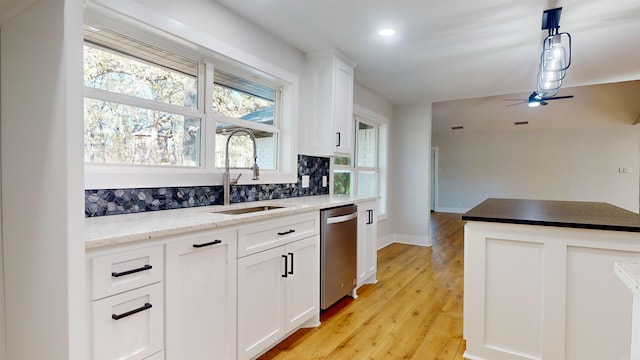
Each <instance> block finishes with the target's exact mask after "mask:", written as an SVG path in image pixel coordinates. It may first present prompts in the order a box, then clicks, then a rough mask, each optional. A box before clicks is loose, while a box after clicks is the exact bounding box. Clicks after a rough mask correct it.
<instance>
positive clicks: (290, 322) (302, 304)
mask: <svg viewBox="0 0 640 360" xmlns="http://www.w3.org/2000/svg"><path fill="white" fill-rule="evenodd" d="M286 256H287V257H288V258H289V259H288V261H287V265H288V269H287V278H286V279H287V282H286V292H287V293H286V329H285V331H286V332H287V333H289V332H290V331H291V330H293V329H295V328H297V327H298V326H300V325H302V324H303V323H304V322H306V321H308V320H309V319H311V318H313V317H314V316H317V315H319V313H320V304H319V302H320V294H319V289H320V274H319V269H320V238H319V236H317V235H316V236H312V237H309V238H306V239H303V240H300V241H296V242H294V243H291V244H289V245H287V253H286Z"/></svg>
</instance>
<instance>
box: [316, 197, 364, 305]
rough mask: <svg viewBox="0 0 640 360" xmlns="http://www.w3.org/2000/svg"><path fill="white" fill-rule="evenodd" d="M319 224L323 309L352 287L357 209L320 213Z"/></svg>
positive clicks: (355, 258) (354, 279) (323, 211)
mask: <svg viewBox="0 0 640 360" xmlns="http://www.w3.org/2000/svg"><path fill="white" fill-rule="evenodd" d="M320 224H321V225H320V308H321V309H322V310H326V309H327V308H328V307H329V306H331V305H333V304H334V303H336V302H337V301H338V300H340V299H342V298H343V297H344V296H345V295H348V294H349V293H350V292H351V291H353V289H354V288H355V286H356V276H357V275H356V273H357V269H356V260H357V236H358V208H357V207H356V205H346V206H341V207H336V208H331V209H325V210H321V211H320Z"/></svg>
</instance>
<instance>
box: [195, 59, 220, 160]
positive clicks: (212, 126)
mask: <svg viewBox="0 0 640 360" xmlns="http://www.w3.org/2000/svg"><path fill="white" fill-rule="evenodd" d="M213 71H214V65H213V64H212V63H209V62H207V63H205V64H204V66H203V68H202V69H201V74H202V73H204V76H203V77H202V78H201V79H204V81H201V82H200V83H202V84H201V87H200V86H199V88H198V91H199V92H200V94H202V98H203V100H202V103H203V104H202V111H203V112H204V124H203V126H202V127H203V129H202V134H203V135H202V139H203V141H202V142H203V144H202V149H203V153H202V158H203V159H204V168H205V169H210V170H215V168H216V156H215V153H216V121H215V118H214V116H213V115H214V114H213Z"/></svg>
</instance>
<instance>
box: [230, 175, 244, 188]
mask: <svg viewBox="0 0 640 360" xmlns="http://www.w3.org/2000/svg"><path fill="white" fill-rule="evenodd" d="M240 176H242V173H240V174H238V177H237V178H235V179H231V180H229V184H230V185H235V184H237V183H238V179H240Z"/></svg>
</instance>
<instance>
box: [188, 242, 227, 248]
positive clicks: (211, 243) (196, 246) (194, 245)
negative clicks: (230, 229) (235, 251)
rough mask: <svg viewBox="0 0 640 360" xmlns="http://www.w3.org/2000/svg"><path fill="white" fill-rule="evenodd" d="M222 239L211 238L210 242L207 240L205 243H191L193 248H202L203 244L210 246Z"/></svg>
mask: <svg viewBox="0 0 640 360" xmlns="http://www.w3.org/2000/svg"><path fill="white" fill-rule="evenodd" d="M221 243H222V240H213V241H211V242H207V243H202V244H193V247H194V248H202V247H205V246H211V245H216V244H221Z"/></svg>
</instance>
